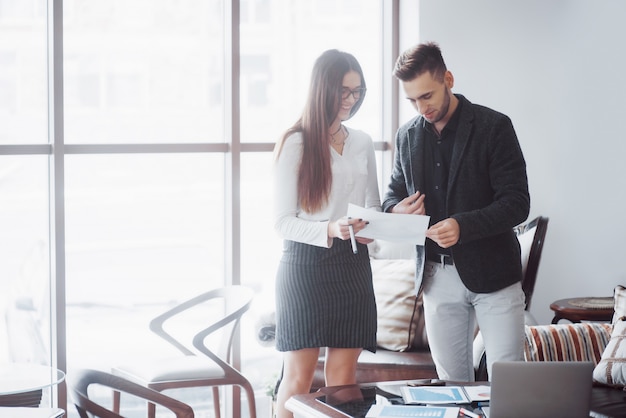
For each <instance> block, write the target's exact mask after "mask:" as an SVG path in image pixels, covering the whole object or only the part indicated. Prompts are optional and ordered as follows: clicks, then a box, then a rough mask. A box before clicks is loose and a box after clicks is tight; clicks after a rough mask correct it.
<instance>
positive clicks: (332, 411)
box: [285, 379, 489, 418]
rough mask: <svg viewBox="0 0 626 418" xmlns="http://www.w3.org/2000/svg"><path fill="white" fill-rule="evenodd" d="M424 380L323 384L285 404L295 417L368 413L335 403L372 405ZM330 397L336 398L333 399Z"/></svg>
mask: <svg viewBox="0 0 626 418" xmlns="http://www.w3.org/2000/svg"><path fill="white" fill-rule="evenodd" d="M421 380H423V379H417V380H401V381H391V382H379V383H362V384H357V385H346V386H331V387H323V388H320V389H319V391H317V392H312V393H307V394H304V395H295V396H293V397H291V398H290V399H289V400H288V401H287V403H286V404H285V406H286V408H287V409H288V410H290V411H291V412H293V413H294V417H296V418H324V417H326V418H346V417H364V416H365V412H363V413H362V414H358V415H351V414H347V413H346V412H342V410H341V409H336V408H334V407H333V406H332V404H333V403H337V404H346V403H351V402H360V401H367V402H366V403H367V404H368V408H369V406H371V405H372V404H374V403H375V402H376V399H375V396H384V397H385V398H388V399H389V398H398V397H400V396H401V395H400V394H399V393H396V391H399V387H400V386H404V385H406V384H407V383H408V382H417V381H421ZM448 385H454V386H462V385H465V386H474V385H489V382H448ZM329 398H332V401H331V400H330V399H329ZM460 406H461V405H460ZM459 417H463V418H467V417H466V416H464V415H461V414H459Z"/></svg>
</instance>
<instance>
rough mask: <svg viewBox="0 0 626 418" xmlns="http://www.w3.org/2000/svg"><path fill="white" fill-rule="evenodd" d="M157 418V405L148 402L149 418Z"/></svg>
mask: <svg viewBox="0 0 626 418" xmlns="http://www.w3.org/2000/svg"><path fill="white" fill-rule="evenodd" d="M155 416H156V405H155V404H153V403H152V402H148V418H154V417H155Z"/></svg>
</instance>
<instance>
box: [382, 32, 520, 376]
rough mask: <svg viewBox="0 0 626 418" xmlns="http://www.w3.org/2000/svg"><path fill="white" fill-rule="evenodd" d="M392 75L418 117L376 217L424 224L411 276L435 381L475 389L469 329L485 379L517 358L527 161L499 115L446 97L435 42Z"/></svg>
mask: <svg viewBox="0 0 626 418" xmlns="http://www.w3.org/2000/svg"><path fill="white" fill-rule="evenodd" d="M394 75H395V76H396V77H397V78H398V79H399V80H400V81H401V83H402V86H403V89H404V92H405V94H406V98H407V99H408V100H409V101H410V102H411V104H412V105H413V106H414V107H415V109H416V110H417V112H418V116H416V117H415V118H413V119H412V120H410V121H409V122H407V123H406V124H404V125H403V126H402V127H401V128H400V129H398V132H397V133H396V138H395V157H394V167H393V172H392V175H391V179H390V182H389V187H388V190H387V192H386V195H385V198H384V202H383V210H384V211H386V212H393V213H405V214H407V213H408V214H419V215H428V216H430V226H429V228H428V231H427V233H426V237H427V240H426V244H425V245H424V246H423V247H418V248H417V267H418V268H417V275H418V284H419V287H420V288H421V289H422V291H423V295H424V314H425V322H426V331H427V333H428V339H429V344H430V348H431V352H432V356H433V359H434V361H435V365H436V367H437V373H438V375H439V378H441V379H449V380H456V381H473V380H474V369H473V355H472V342H473V337H474V329H475V321H477V322H478V326H479V327H480V330H481V332H482V334H483V338H484V342H485V349H486V353H487V370H488V373H490V372H491V365H492V364H493V363H494V362H495V361H498V360H522V358H523V338H524V293H523V291H522V287H521V279H522V267H521V260H520V247H519V244H518V241H517V239H516V237H515V235H514V233H513V227H514V226H516V225H518V224H520V223H522V222H523V221H525V220H526V218H527V216H528V213H529V210H530V196H529V193H528V180H527V175H526V163H525V160H524V157H523V154H522V150H521V148H520V145H519V142H518V140H517V135H516V134H515V130H514V128H513V125H512V123H511V120H510V119H509V118H508V117H507V116H506V115H503V114H502V113H499V112H496V111H494V110H492V109H489V108H487V107H484V106H480V105H477V104H474V103H471V102H470V101H469V100H468V99H466V98H465V97H464V96H462V95H460V94H454V93H452V88H453V86H454V77H453V75H452V73H451V72H450V71H449V70H448V69H447V67H446V64H445V62H444V59H443V57H442V54H441V50H440V48H439V46H438V45H437V44H435V43H424V44H419V45H417V46H415V47H412V48H410V49H408V50H407V51H405V52H404V53H402V54H401V55H400V56H399V57H398V59H397V62H396V65H395V68H394ZM474 318H476V319H474Z"/></svg>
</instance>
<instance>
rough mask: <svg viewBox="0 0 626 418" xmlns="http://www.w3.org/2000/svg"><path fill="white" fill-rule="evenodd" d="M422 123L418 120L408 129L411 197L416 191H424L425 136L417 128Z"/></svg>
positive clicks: (420, 119) (408, 184) (408, 183)
mask: <svg viewBox="0 0 626 418" xmlns="http://www.w3.org/2000/svg"><path fill="white" fill-rule="evenodd" d="M421 123H422V118H418V119H417V121H416V123H415V124H414V125H413V126H412V127H410V128H409V129H408V135H407V136H408V141H409V149H410V151H411V152H410V153H409V166H410V172H411V181H409V182H407V186H408V188H409V190H408V192H409V195H412V194H414V193H415V192H416V191H420V192H423V191H424V135H423V134H422V132H423V130H422V129H416V126H419V124H421Z"/></svg>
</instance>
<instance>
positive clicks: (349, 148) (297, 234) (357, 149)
mask: <svg viewBox="0 0 626 418" xmlns="http://www.w3.org/2000/svg"><path fill="white" fill-rule="evenodd" d="M346 129H347V132H348V137H347V138H346V141H345V144H344V147H343V154H339V153H338V152H337V151H335V149H334V148H333V147H331V146H330V145H329V147H330V154H331V171H332V185H331V190H330V195H329V197H328V203H327V204H326V206H325V207H323V208H322V209H321V210H320V211H318V212H315V213H308V212H305V211H304V210H303V209H302V208H301V207H300V204H299V202H298V170H299V168H300V158H301V155H302V134H301V133H299V132H298V133H295V134H293V135H291V136H289V137H288V138H287V139H286V140H285V143H284V144H283V148H282V150H281V153H280V156H279V158H278V160H277V161H276V162H275V165H274V214H275V224H274V228H275V229H276V231H277V232H278V233H279V235H280V236H281V237H282V238H284V239H288V240H291V241H297V242H302V243H305V244H310V245H316V246H318V247H326V248H329V247H330V246H331V245H332V239H331V238H329V237H328V222H329V221H336V220H337V219H339V218H341V217H343V216H346V214H347V211H348V203H353V204H355V205H359V206H362V207H365V208H373V209H374V210H377V211H380V210H381V205H380V194H379V191H378V179H377V174H376V157H375V154H374V143H373V142H372V138H371V137H370V136H369V135H368V134H366V133H365V132H363V131H360V130H355V129H350V128H347V127H346Z"/></svg>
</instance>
